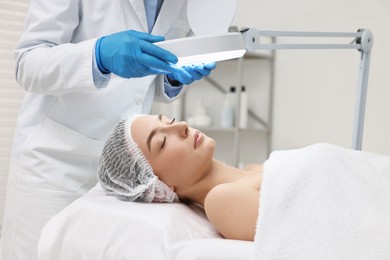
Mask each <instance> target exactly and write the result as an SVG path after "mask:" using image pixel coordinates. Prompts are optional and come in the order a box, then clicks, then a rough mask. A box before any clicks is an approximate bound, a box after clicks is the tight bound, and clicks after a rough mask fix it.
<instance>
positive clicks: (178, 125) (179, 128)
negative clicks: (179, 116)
mask: <svg viewBox="0 0 390 260" xmlns="http://www.w3.org/2000/svg"><path fill="white" fill-rule="evenodd" d="M168 127H169V128H170V129H171V130H172V131H175V132H177V133H179V135H180V137H182V138H186V137H187V136H188V124H187V122H185V121H180V122H174V123H173V124H171V125H169V126H168Z"/></svg>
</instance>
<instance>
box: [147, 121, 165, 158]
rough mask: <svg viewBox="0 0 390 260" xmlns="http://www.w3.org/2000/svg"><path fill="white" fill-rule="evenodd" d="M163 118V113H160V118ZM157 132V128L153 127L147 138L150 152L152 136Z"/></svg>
mask: <svg viewBox="0 0 390 260" xmlns="http://www.w3.org/2000/svg"><path fill="white" fill-rule="evenodd" d="M161 118H162V114H159V115H158V120H160V121H161ZM156 133H157V129H153V130H152V132H150V134H149V136H148V139H146V145H147V146H148V149H149V152H151V150H150V144H151V142H152V138H153V136H154V135H155V134H156Z"/></svg>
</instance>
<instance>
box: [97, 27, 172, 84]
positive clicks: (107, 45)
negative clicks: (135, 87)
mask: <svg viewBox="0 0 390 260" xmlns="http://www.w3.org/2000/svg"><path fill="white" fill-rule="evenodd" d="M164 40H165V39H164V37H162V36H155V35H151V34H148V33H143V32H137V31H123V32H119V33H115V34H111V35H108V36H105V37H102V38H99V39H98V41H97V42H96V47H95V55H96V62H97V65H98V67H99V70H100V71H101V72H102V73H106V74H107V73H110V72H112V73H114V74H116V75H118V76H120V77H122V78H138V77H144V76H148V75H154V74H168V73H171V72H172V71H173V69H172V67H171V66H170V65H171V64H170V63H173V64H174V63H176V62H177V57H176V56H175V55H174V54H172V53H171V52H169V51H167V50H164V49H162V48H160V47H158V46H156V45H154V44H153V43H154V42H159V41H164Z"/></svg>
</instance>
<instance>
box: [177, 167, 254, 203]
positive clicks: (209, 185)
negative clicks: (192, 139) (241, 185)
mask: <svg viewBox="0 0 390 260" xmlns="http://www.w3.org/2000/svg"><path fill="white" fill-rule="evenodd" d="M247 172H248V171H245V170H240V169H238V168H236V167H233V166H230V165H227V164H224V163H222V162H220V161H217V160H213V161H212V163H211V167H210V168H209V170H208V172H207V174H205V175H204V177H203V178H202V179H200V180H199V181H198V182H197V183H196V184H195V185H193V186H192V187H191V188H190V189H188V190H186V191H185V192H184V194H182V195H181V196H180V197H182V198H185V199H187V200H189V201H192V202H195V203H198V204H200V205H202V206H203V205H204V200H205V198H206V196H207V194H208V193H209V191H210V190H211V189H213V188H214V187H215V186H217V185H219V184H223V183H229V182H234V181H237V180H239V179H241V178H242V177H243V174H244V173H247Z"/></svg>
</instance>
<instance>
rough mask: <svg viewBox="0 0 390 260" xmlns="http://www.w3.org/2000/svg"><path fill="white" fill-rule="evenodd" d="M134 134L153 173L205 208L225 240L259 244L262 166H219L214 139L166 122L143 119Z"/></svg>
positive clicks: (134, 127)
mask: <svg viewBox="0 0 390 260" xmlns="http://www.w3.org/2000/svg"><path fill="white" fill-rule="evenodd" d="M130 131H131V134H132V137H133V139H134V141H135V142H136V143H137V145H138V146H139V148H140V149H141V151H142V152H143V153H144V155H145V157H146V158H147V159H148V160H149V162H150V164H151V166H152V168H153V171H154V173H155V174H156V175H157V177H158V178H159V179H160V180H161V181H163V182H164V183H165V184H167V185H168V186H169V187H170V188H171V189H172V190H174V191H175V192H176V193H177V194H178V196H179V198H180V199H181V200H185V201H191V202H195V203H197V204H200V205H202V206H203V207H204V209H205V212H206V215H207V217H208V219H209V220H210V222H211V223H212V224H213V225H214V226H215V227H216V228H217V230H218V231H219V232H220V233H221V234H222V235H223V236H224V237H225V238H228V239H238V240H252V241H253V240H254V235H255V230H256V222H257V217H258V208H259V189H260V185H261V179H262V166H261V165H255V164H253V165H249V166H247V167H245V168H244V169H238V168H235V167H232V166H230V165H227V164H224V163H222V162H220V161H218V160H215V159H214V158H213V154H214V150H215V141H214V140H213V139H212V138H210V137H208V136H206V135H204V134H203V133H201V132H200V131H198V130H196V129H194V128H191V127H189V126H188V124H187V123H186V122H174V120H171V119H169V118H167V117H165V116H157V115H150V116H142V117H139V118H137V119H135V120H134V121H133V123H132V126H131V129H130Z"/></svg>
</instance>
